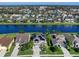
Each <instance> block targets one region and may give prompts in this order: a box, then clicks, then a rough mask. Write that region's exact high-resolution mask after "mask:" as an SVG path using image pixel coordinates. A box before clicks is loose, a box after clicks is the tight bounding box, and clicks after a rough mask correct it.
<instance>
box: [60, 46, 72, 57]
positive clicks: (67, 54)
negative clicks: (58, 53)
mask: <svg viewBox="0 0 79 59" xmlns="http://www.w3.org/2000/svg"><path fill="white" fill-rule="evenodd" d="M60 47H61V50H62V52H63V53H64V57H72V56H71V55H70V53H69V51H68V50H67V49H66V48H64V47H63V46H60Z"/></svg>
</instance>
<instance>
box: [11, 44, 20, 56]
mask: <svg viewBox="0 0 79 59" xmlns="http://www.w3.org/2000/svg"><path fill="white" fill-rule="evenodd" d="M19 44H20V43H16V46H15V48H14V50H13V52H12V54H11V57H16V56H17V55H18V52H19V49H18V48H19V47H20V46H19Z"/></svg>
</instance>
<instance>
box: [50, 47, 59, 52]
mask: <svg viewBox="0 0 79 59" xmlns="http://www.w3.org/2000/svg"><path fill="white" fill-rule="evenodd" d="M57 49H58V47H57V46H50V50H51V51H52V52H55V51H56V50H57Z"/></svg>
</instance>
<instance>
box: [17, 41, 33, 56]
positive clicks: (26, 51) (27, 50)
mask: <svg viewBox="0 0 79 59" xmlns="http://www.w3.org/2000/svg"><path fill="white" fill-rule="evenodd" d="M32 48H33V41H32V40H31V41H29V42H28V43H25V44H23V45H21V47H20V51H19V53H18V55H32V54H33V51H32Z"/></svg>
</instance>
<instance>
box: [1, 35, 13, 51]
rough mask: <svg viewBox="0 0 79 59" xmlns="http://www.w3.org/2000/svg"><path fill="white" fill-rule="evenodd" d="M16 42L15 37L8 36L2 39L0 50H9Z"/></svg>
mask: <svg viewBox="0 0 79 59" xmlns="http://www.w3.org/2000/svg"><path fill="white" fill-rule="evenodd" d="M13 42H14V38H9V37H7V36H5V37H3V38H1V39H0V50H4V49H6V50H8V51H9V49H10V48H11V46H12V44H13Z"/></svg>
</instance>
